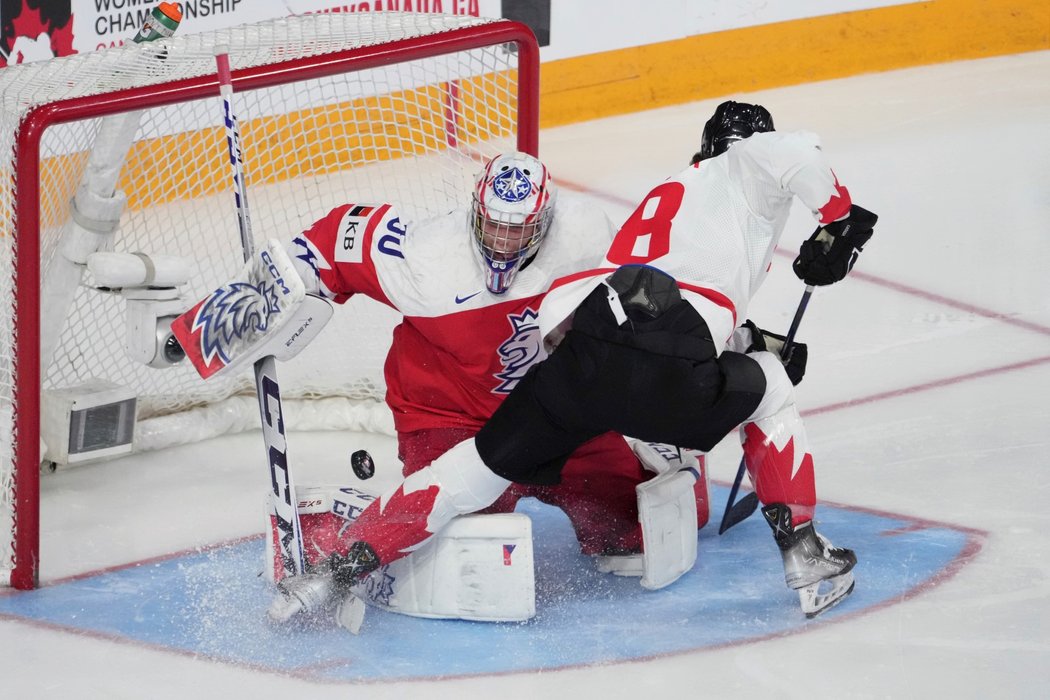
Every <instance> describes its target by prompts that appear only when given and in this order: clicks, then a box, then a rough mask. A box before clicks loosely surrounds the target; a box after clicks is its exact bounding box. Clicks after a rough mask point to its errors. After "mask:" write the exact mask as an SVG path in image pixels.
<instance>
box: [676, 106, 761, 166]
mask: <svg viewBox="0 0 1050 700" xmlns="http://www.w3.org/2000/svg"><path fill="white" fill-rule="evenodd" d="M763 131H773V116H772V115H771V114H770V113H769V110H768V109H766V108H765V107H763V106H762V105H752V104H748V103H746V102H733V101H732V100H726V101H725V102H723V103H722V104H720V105H718V108H717V109H715V113H714V116H712V117H711V118H710V119H708V120H707V124H705V125H704V135H703V136H702V137H701V139H700V151H699V152H698V153H697V154H696V155H694V156H693V161H692V162H693V163H698V162H700V161H701V160H704V159H705V158H714V157H715V156H718V155H722V154H723V153H725V152H726V149H727V148H729V144H731V143H733V142H734V141H739V140H740V139H746V138H747V137H748V136H750V135H751V134H754V133H756V132H763Z"/></svg>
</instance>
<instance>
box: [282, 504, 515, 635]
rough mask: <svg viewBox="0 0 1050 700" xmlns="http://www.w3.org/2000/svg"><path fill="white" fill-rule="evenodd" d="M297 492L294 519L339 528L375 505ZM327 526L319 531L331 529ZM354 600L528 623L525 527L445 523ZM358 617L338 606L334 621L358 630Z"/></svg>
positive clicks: (347, 605)
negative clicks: (318, 519) (317, 518)
mask: <svg viewBox="0 0 1050 700" xmlns="http://www.w3.org/2000/svg"><path fill="white" fill-rule="evenodd" d="M296 491H297V494H298V501H299V514H300V516H302V515H317V514H323V513H331V514H333V515H335V516H338V518H339V520H338V521H336V522H337V523H338V522H345V524H349V523H350V522H352V521H353V520H355V519H357V517H358V516H359V515H360V514H361V512H362V511H363V510H364V509H365V508H366V507H368V505H369V503H371V502H372V501H373V500H375V496H373V495H372V494H368V493H365V492H363V491H361V490H359V489H356V488H353V487H343V488H340V487H338V486H334V485H333V486H300V487H299V488H298V489H296ZM483 498H487V496H484V497H483ZM330 523H331V521H330V520H329V521H327V522H325V523H324V525H323V526H325V527H330V526H331V524H330ZM309 527H310V525H309V524H305V525H304V540H306V541H307V542H310V541H312V540H313V538H312V537H311V534H312V533H311V532H310V531H309V530H308V528H309ZM344 527H345V526H344ZM270 528H271V530H272V528H273V523H272V520H271V522H270ZM266 539H267V554H266V557H267V558H266V562H267V566H266V571H267V572H269V574H270V576H271V577H272V576H273V575H274V573H273V572H274V565H273V561H274V556H273V543H272V540H273V536H272V533H271V536H270V537H267V538H266ZM307 546H309V545H307ZM353 595H355V596H356V597H359V598H361V599H363V600H365V601H367V602H368V603H369V604H372V605H375V606H377V607H380V608H383V609H385V610H391V611H393V612H398V613H402V614H404V615H413V616H416V617H432V618H449V619H462V620H480V621H497V622H511V621H515V622H516V621H521V620H528V619H530V618H532V617H534V616H535V615H536V579H535V567H534V564H533V555H532V521H531V520H529V517H528V516H527V515H523V514H521V513H500V514H493V515H463V516H459V517H455V518H452V520H451V521H450V522H449V523H448V525H446V526H445V527H443V528H442V529H441V530H440V531H439V532H438V534H437V535H435V536H434V537H433V538H431V539H430V540H428V541H427V543H426V544H425V545H423V546H422V547H420V548H419V549H418V550H416V551H414V552H412V553H411V554H409V555H408V556H406V557H404V558H402V559H399V560H397V561H395V562H393V563H392V564H390V565H388V566H384V567H381V568H380V569H379V570H377V571H376V572H375V573H373V574H372V575H371V576H369V577H368V578H367V579H365V581H363V582H362V583H361V584H359V585H358V586H355V588H354V591H353ZM361 615H362V612H361V610H360V606H358V605H356V604H353V601H344V604H343V605H342V606H341V608H340V613H339V616H338V620H339V622H340V624H341V625H342V626H345V627H347V628H348V629H350V628H351V627H357V626H360V618H361ZM344 617H345V618H347V620H344ZM348 620H349V621H348ZM344 623H345V624H344Z"/></svg>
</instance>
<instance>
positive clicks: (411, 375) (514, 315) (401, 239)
mask: <svg viewBox="0 0 1050 700" xmlns="http://www.w3.org/2000/svg"><path fill="white" fill-rule="evenodd" d="M612 233H613V226H612V223H611V222H610V221H609V219H608V217H607V216H606V215H605V214H604V212H602V210H601V209H600V208H598V207H597V206H595V205H592V204H590V203H589V202H587V201H586V200H584V199H583V198H581V197H579V196H578V195H573V194H572V193H566V192H562V193H560V194H559V199H558V203H557V206H556V207H555V210H554V218H553V221H552V223H551V227H550V230H549V231H548V234H547V237H546V239H545V240H544V242H543V244H542V245H541V246H540V248H539V252H538V253H537V254H536V256H535V257H534V258H533V259H532V260H531V261H530V262H529V263H528V264H527V265H526V266H525V267H523V268H522V269H521V271H520V272H519V274H518V275H517V277H516V278H515V281H514V284H513V285H512V286H511V288H510V289H509V290H508V291H507V292H506V293H504V294H499V295H496V294H492V293H490V292H488V291H487V289H486V286H485V278H484V273H483V271H482V266H481V264H480V262H479V260H478V258H477V256H478V253H477V251H476V249H475V246H474V244H473V242H472V240H471V233H470V222H469V210H466V209H463V210H457V211H454V212H452V213H450V214H448V215H445V216H441V217H437V218H434V219H429V220H426V221H422V222H420V223H418V224H416V225H413V226H407V225H405V224H404V223H403V222H402V221H401V219H400V217H399V215H398V212H397V210H396V209H395V208H394V207H393V206H392V205H390V204H383V205H377V206H373V205H361V204H346V205H343V206H340V207H337V208H336V209H334V210H332V211H331V212H330V213H329V214H328V215H327V216H325V217H324V218H322V219H320V220H319V221H318V222H316V223H315V224H314V225H313V226H312V227H311V228H310V229H308V230H307V231H305V232H304V233H302V234H301V235H299V236H297V237H296V238H295V240H294V242H293V246H292V250H291V255H292V257H293V258H294V262H295V265H296V269H297V270H298V272H299V274H300V276H301V277H303V279H304V280H305V282H306V291H307V292H309V293H317V294H320V295H322V296H324V297H325V298H327V299H331V300H333V301H335V302H336V303H342V302H344V301H346V300H347V299H349V298H350V297H351V296H352V295H354V294H364V295H366V296H368V297H371V298H372V299H375V300H377V301H379V302H382V303H384V304H387V305H388V306H390V307H392V308H394V309H395V310H397V311H400V312H401V313H402V314H403V315H404V320H403V321H402V323H401V324H400V325H399V326H398V327H397V328H396V329H395V331H394V340H393V346H392V347H391V351H390V353H389V354H388V356H387V362H386V366H385V369H384V374H385V378H386V383H387V403H388V404H390V407H391V409H392V410H393V412H394V423H395V427H396V428H397V430H398V431H399V432H410V431H414V430H420V429H429V428H441V427H468V428H469V427H473V428H480V427H481V425H482V424H483V423H484V422H485V420H486V419H487V418H488V416H490V415H492V413H493V411H495V410H496V408H497V407H498V406H499V404H500V403H501V402H502V400H503V398H504V397H505V396H506V394H508V393H510V391H511V390H512V389H513V388H514V386H515V385H516V384H517V382H518V380H519V379H520V378H521V377H523V376H524V375H525V372H526V371H528V369H529V367H531V366H532V365H533V364H534V363H536V362H538V361H539V360H541V359H543V357H545V353H544V351H543V347H542V343H541V340H540V339H541V336H540V335H539V327H538V325H537V323H536V316H537V313H538V312H539V306H540V301H541V300H542V298H543V295H544V294H545V293H546V292H547V290H548V289H550V287H551V284H552V283H553V282H554V280H555V279H558V278H560V277H562V276H564V275H567V274H569V273H572V272H575V271H578V270H586V269H589V268H592V267H595V266H596V265H598V264H599V263H600V262H601V259H602V255H603V254H604V252H605V250H606V249H607V248H608V247H609V243H610V242H611V240H612Z"/></svg>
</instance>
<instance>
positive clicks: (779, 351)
mask: <svg viewBox="0 0 1050 700" xmlns="http://www.w3.org/2000/svg"><path fill="white" fill-rule="evenodd" d="M744 327H745V328H747V329H748V330H749V331H751V345H750V346H749V347H748V348H747V350H746V352H758V351H761V350H767V351H769V352H771V353H773V354H775V355H777V356H778V357H780V361H781V362H783V363H784V371H786V372H787V376H788V379H790V380H791V383H792V384H793V385H795V386H798V384H799V382H801V381H802V378H803V377H804V376H806V361H807V360H808V359H809V350H808V349H807V348H806V344H805V343H797V342H793V343H791V350H790V351H789V352H788V356H787V357H784V355H783V352H784V343H785V342H787V337H786V336H783V335H777V334H776V333H770V332H769V331H764V330H762V329H761V328H759V327H758V326H756V325H755V322H754V321H750V320H748V321H744Z"/></svg>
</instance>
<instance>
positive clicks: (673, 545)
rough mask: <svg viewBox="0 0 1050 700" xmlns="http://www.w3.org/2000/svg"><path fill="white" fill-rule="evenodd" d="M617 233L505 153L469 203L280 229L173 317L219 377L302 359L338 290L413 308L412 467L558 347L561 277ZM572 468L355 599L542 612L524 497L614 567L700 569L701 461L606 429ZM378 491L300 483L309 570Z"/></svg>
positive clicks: (392, 373)
mask: <svg viewBox="0 0 1050 700" xmlns="http://www.w3.org/2000/svg"><path fill="white" fill-rule="evenodd" d="M612 234H613V227H612V226H611V224H610V222H609V220H608V218H607V217H606V216H605V214H604V213H602V212H601V210H600V209H598V208H596V207H594V206H593V205H591V204H589V203H587V202H586V201H585V200H583V199H582V198H580V197H576V196H573V195H572V194H571V193H558V192H557V190H556V188H555V185H554V183H553V181H552V179H551V177H550V175H549V173H548V172H547V169H546V167H545V166H544V165H543V163H541V162H540V161H539V160H537V159H535V158H533V157H531V156H528V155H526V154H523V153H507V154H503V155H501V156H498V157H496V158H494V159H492V160H491V161H489V162H488V163H487V164H486V166H485V168H484V169H483V170H482V171H481V173H480V174H479V176H478V178H477V184H476V188H475V191H474V193H473V196H472V202H471V206H469V207H464V208H463V209H460V210H457V211H455V212H453V213H451V214H449V215H446V216H442V217H437V218H435V219H431V220H428V221H424V222H420V223H419V224H418V225H415V226H408V225H406V224H405V223H404V222H403V221H402V219H401V217H400V216H399V214H398V211H397V208H396V206H395V205H392V204H381V205H367V204H356V203H349V204H345V205H343V206H340V207H337V208H336V209H334V210H332V211H331V212H330V213H329V214H328V215H326V216H325V217H323V218H322V219H320V220H319V221H317V222H316V223H315V224H314V225H313V226H311V227H310V228H309V229H308V230H307V231H305V232H303V233H302V234H301V235H299V236H296V237H295V238H294V240H292V241H291V243H290V244H289V245H284V244H281V243H279V242H276V241H274V242H271V244H270V245H269V246H268V247H267V250H266V251H265V252H264V253H263V254H261V255H260V256H258V257H257V259H256V260H255V261H253V262H251V263H249V264H247V265H246V266H245V268H244V270H242V272H241V273H240V275H239V276H238V278H237V279H235V280H233V281H231V282H230V283H228V284H226V285H224V286H223V287H222V288H220V289H219V290H216V292H215V293H213V294H212V295H210V296H209V297H208V298H207V299H205V300H202V302H201V303H200V304H198V305H196V306H195V307H194V308H193V309H190V311H188V312H187V313H186V314H184V315H183V316H182V317H181V318H180V319H178V320H177V321H176V323H175V324H173V329H174V330H175V333H176V336H177V337H178V338H179V340H180V342H182V343H183V345H184V347H187V348H188V350H187V353H188V357H189V358H190V359H191V360H192V361H193V362H194V364H195V366H197V367H198V370H199V371H200V372H201V374H202V376H214V375H216V374H218V373H220V372H230V371H237V370H238V369H240V368H243V367H245V366H247V365H248V364H250V363H251V362H254V361H255V360H256V359H257V358H259V357H262V356H265V355H274V356H276V357H277V358H278V359H287V358H289V357H291V356H292V355H293V354H294V353H295V352H297V351H298V349H299V348H301V347H302V346H303V345H304V344H305V343H306V342H308V341H309V339H311V338H312V337H314V336H315V335H316V333H317V332H319V330H320V325H321V323H323V321H321V323H319V322H318V319H326V318H327V316H328V313H329V312H327V311H325V309H324V308H323V307H324V306H326V305H328V304H329V302H332V303H335V304H340V303H343V302H345V301H346V300H347V299H349V298H350V297H351V296H352V295H355V294H363V295H365V296H368V297H371V298H372V299H375V300H376V301H378V302H380V303H383V304H386V305H388V306H391V307H393V308H394V309H396V310H398V311H400V312H401V313H402V314H403V316H404V320H403V322H402V323H401V324H400V325H399V326H398V327H397V328H396V329H395V332H394V340H393V345H392V347H391V349H390V352H389V354H388V357H387V361H386V367H385V378H386V384H387V387H388V389H387V396H386V400H387V403H388V404H389V406H390V408H391V409H392V411H393V415H394V423H395V428H396V430H397V438H398V453H399V457H400V458H401V460H402V462H403V475H404V476H405V477H409V476H411V475H412V474H415V473H417V472H419V471H420V470H422V469H423V468H424V467H426V466H427V465H428V464H430V463H431V462H432V461H433V460H435V459H436V458H438V457H439V456H440V455H442V454H444V453H446V452H447V451H448V450H449V449H450V448H452V447H453V446H455V445H457V444H459V443H461V442H462V441H463V440H466V439H468V438H471V437H473V436H474V435H475V434H476V433H477V432H478V430H479V429H481V427H482V426H483V425H484V423H485V421H486V420H487V419H488V418H489V417H490V416H491V415H492V413H493V412H494V411H495V410H496V409H497V408H498V406H499V405H500V404H501V403H502V402H503V400H504V399H505V398H506V396H507V395H509V394H510V393H511V391H512V390H513V389H514V387H515V386H516V385H517V384H518V383H519V382H520V381H521V380H522V378H523V377H525V376H526V374H527V373H528V371H529V370H530V368H532V367H533V366H534V365H535V364H536V363H538V362H539V361H541V360H542V359H543V358H544V357H545V355H546V352H545V350H544V348H543V344H542V342H541V338H540V335H539V332H538V325H537V323H536V319H537V312H538V309H539V306H540V302H541V301H542V299H543V296H544V295H545V294H546V292H547V291H548V290H549V289H550V287H551V285H552V284H553V282H554V280H556V279H559V278H561V277H564V276H566V275H571V274H574V273H576V272H578V271H580V270H584V269H587V268H589V267H593V266H594V265H596V264H598V263H599V262H600V260H601V255H602V251H604V250H605V249H606V248H607V247H608V245H609V243H610V242H611V240H612ZM264 256H265V259H264ZM285 289H287V290H288V293H287V294H285ZM245 295H247V296H245ZM559 466H560V467H561V468H560V473H559V474H552V475H551V476H550V477H549V478H545V479H544V478H540V479H536V480H533V481H531V482H530V483H522V484H514V485H511V486H510V487H509V488H507V489H506V490H505V491H504V492H502V493H501V494H500V495H499V497H498V498H496V499H494V500H493V502H491V503H488V504H486V507H485V508H483V509H481V510H480V511H479V513H480V515H475V516H469V517H463V518H458V519H456V520H455V521H453V522H452V523H450V524H449V525H448V527H446V528H444V529H442V530H441V532H440V533H437V534H438V536H437V537H435V538H434V540H433V541H432V542H430V543H420V545H421V546H418V547H413V548H412V550H411V555H410V556H408V557H406V558H405V559H403V560H401V561H398V562H391V566H390V567H389V568H384V569H382V570H380V571H377V572H376V573H375V574H374V575H373V576H371V577H368V578H366V579H362V581H360V582H358V584H357V585H355V586H354V591H353V592H354V594H356V596H355V597H354V598H353V599H355V600H358V599H360V598H365V599H367V600H369V602H371V603H373V604H375V605H379V606H382V607H385V608H388V609H392V610H396V611H399V612H404V613H408V614H415V615H423V616H432V617H460V618H466V619H477V620H517V619H526V618H527V617H530V616H531V615H533V614H534V611H535V603H534V593H533V591H534V588H533V579H532V576H533V573H532V540H531V526H530V523H529V522H528V518H527V517H526V516H524V515H520V514H514V513H513V510H514V507H515V505H516V503H517V501H518V500H519V499H520V498H522V497H525V496H532V497H535V498H537V499H539V500H540V501H542V502H544V503H547V504H550V505H553V506H556V507H558V508H560V509H561V510H563V511H564V512H565V513H566V515H567V516H568V518H569V520H570V522H571V524H572V527H573V529H574V531H575V534H576V537H577V539H578V541H579V545H580V549H581V551H582V553H583V554H585V555H588V556H590V557H593V559H594V561H595V565H596V566H597V567H598V568H599V570H601V571H605V572H611V573H617V574H621V575H634V576H639V577H640V580H641V583H642V585H643V586H645V587H647V588H660V587H663V586H666V585H668V584H669V583H671V582H673V581H674V580H676V579H677V578H678V577H679V576H681V575H682V574H683V573H684V572H685V571H687V570H688V569H689V568H690V567H691V566H692V564H693V562H694V561H695V558H696V539H697V538H696V531H697V529H698V528H699V527H702V526H703V525H704V524H705V523H706V522H707V520H708V514H709V505H708V489H707V480H706V474H705V473H704V468H703V460H702V459H697V458H696V457H695V456H693V455H691V454H689V453H682V452H679V451H678V450H676V449H673V448H669V447H666V446H660V445H647V444H645V443H636V444H635V446H634V449H632V447H631V446H629V444H628V443H627V442H626V441H625V439H624V438H623V437H622V436H621V435H619V434H616V433H613V432H608V431H601V432H599V433H595V434H594V435H591V436H589V437H588V439H587V440H585V441H584V442H583V443H582V444H581V445H580V446H579V447H578V448H577V449H576V450H574V451H571V454H566V455H565V456H564V457H563V458H562V459H561V460H560V464H559ZM384 497H386V496H384ZM373 499H374V496H373V495H372V494H368V493H366V492H364V491H362V490H361V489H360V488H358V487H338V486H332V487H321V486H310V487H300V488H299V489H298V498H297V503H298V504H299V509H300V514H301V515H300V525H301V537H302V544H303V553H304V557H305V560H306V568H307V571H313V570H315V569H316V567H318V566H323V565H326V563H327V560H328V557H329V556H330V555H331V554H332V553H333V552H335V551H336V550H337V549H338V548H339V546H340V545H339V543H340V541H341V537H342V535H343V533H344V532H345V530H346V529H347V527H349V526H350V524H351V523H352V521H353V520H354V519H355V517H356V516H357V515H359V514H360V513H361V512H362V511H363V510H364V509H365V507H367V505H368V504H369V503H370V502H372V500H373ZM435 532H436V530H435ZM431 534H434V533H431ZM273 544H274V543H273V542H272V541H271V545H273ZM279 550H280V547H277V546H273V547H272V551H273V553H274V555H273V556H274V560H273V569H274V579H275V580H276V581H282V579H283V578H284V576H285V574H286V573H290V572H289V571H288V569H287V567H286V566H284V563H283V562H281V561H280V560H279V559H280V558H279V556H278V555H277V552H278V551H279ZM405 553H406V554H407V553H408V552H405ZM468 570H469V571H471V572H472V576H474V578H470V577H466V576H464V574H463V572H464V571H468ZM303 595H304V596H306V595H309V593H308V592H304V593H303ZM283 599H284V597H283V596H282V597H281V598H280V600H283ZM326 600H327V602H329V603H330V602H331V601H330V600H328V599H327V598H326ZM307 607H309V605H308V606H307ZM294 612H295V611H294V610H288V611H277V612H275V613H274V616H275V617H278V618H285V617H289V616H291V614H293V613H294ZM353 614H354V613H350V614H349V615H350V616H351V617H352V615H353ZM347 616H348V614H347V613H345V610H344V615H343V619H344V624H347V626H353V622H352V620H351V621H347V619H346V618H347Z"/></svg>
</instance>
